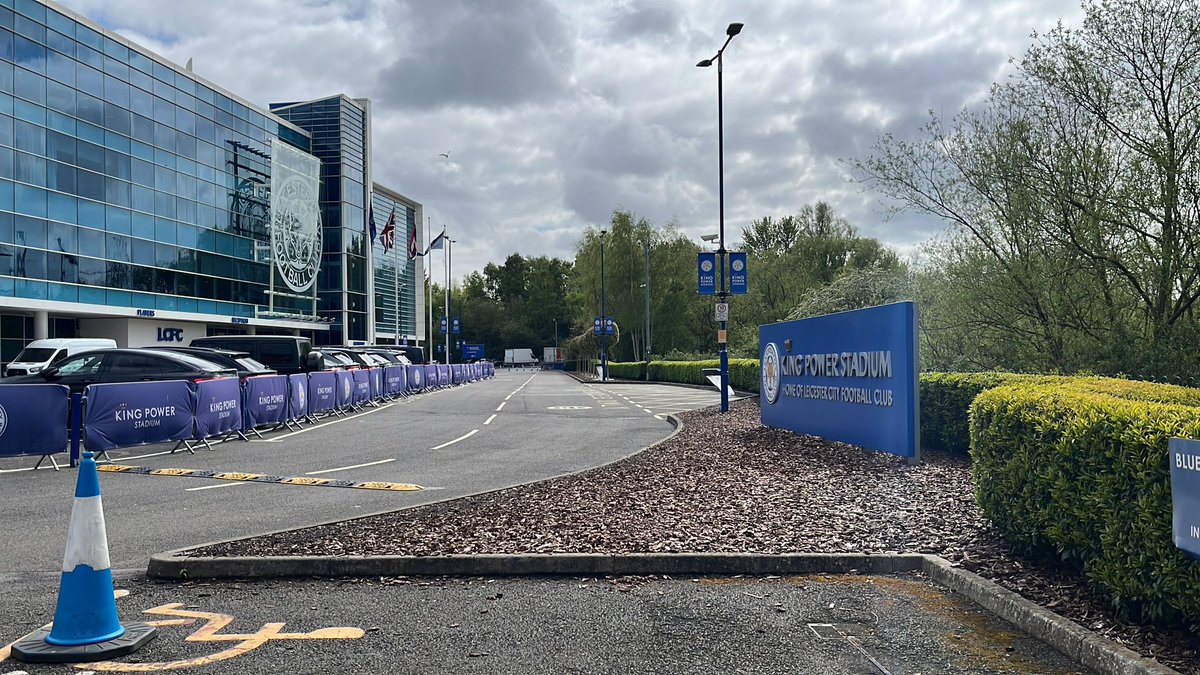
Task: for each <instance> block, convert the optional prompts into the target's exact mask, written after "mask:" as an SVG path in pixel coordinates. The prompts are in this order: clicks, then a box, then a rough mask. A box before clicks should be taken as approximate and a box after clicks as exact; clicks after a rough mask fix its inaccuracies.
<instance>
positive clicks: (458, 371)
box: [450, 363, 466, 384]
mask: <svg viewBox="0 0 1200 675" xmlns="http://www.w3.org/2000/svg"><path fill="white" fill-rule="evenodd" d="M450 377H451V378H452V379H453V382H454V384H462V383H463V382H466V376H464V375H463V367H462V364H459V363H456V364H454V365H452V366H450Z"/></svg>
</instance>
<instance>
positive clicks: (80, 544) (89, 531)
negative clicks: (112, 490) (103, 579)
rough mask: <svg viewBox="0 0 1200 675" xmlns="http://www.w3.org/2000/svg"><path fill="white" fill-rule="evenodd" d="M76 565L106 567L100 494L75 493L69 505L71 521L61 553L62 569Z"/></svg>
mask: <svg viewBox="0 0 1200 675" xmlns="http://www.w3.org/2000/svg"><path fill="white" fill-rule="evenodd" d="M77 565H87V566H88V567H90V568H92V569H93V570H106V569H108V568H109V566H110V565H111V563H110V562H109V560H108V533H107V532H106V531H105V529H104V507H103V505H102V504H101V503H100V495H96V496H95V497H76V498H75V503H74V504H73V505H72V506H71V524H70V525H69V526H68V527H67V552H66V555H64V556H63V567H62V571H64V572H70V571H72V570H74V569H75V567H76V566H77Z"/></svg>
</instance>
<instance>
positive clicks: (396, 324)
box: [392, 216, 408, 345]
mask: <svg viewBox="0 0 1200 675" xmlns="http://www.w3.org/2000/svg"><path fill="white" fill-rule="evenodd" d="M404 220H405V221H406V222H405V224H406V225H407V221H408V217H407V216H406V217H405V218H404ZM404 229H408V228H407V227H406V228H404ZM392 236H393V237H394V236H396V235H395V230H392ZM407 238H408V237H405V239H407ZM392 248H393V249H394V250H395V252H396V270H395V274H393V275H392V285H393V286H395V293H396V294H395V295H394V296H393V297H392V311H393V314H392V322H393V323H392V344H394V345H398V344H400V248H399V247H397V246H393V247H392Z"/></svg>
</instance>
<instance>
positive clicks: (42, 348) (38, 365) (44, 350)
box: [4, 338, 117, 377]
mask: <svg viewBox="0 0 1200 675" xmlns="http://www.w3.org/2000/svg"><path fill="white" fill-rule="evenodd" d="M116 346H117V341H116V340H108V339H105V338H50V339H47V340H34V341H33V342H30V343H29V344H27V345H25V349H22V350H21V353H20V354H17V358H15V359H13V360H12V362H11V363H9V364H8V367H7V368H5V369H4V375H5V376H6V377H7V376H8V375H32V374H34V373H39V372H41V370H42V368H45V367H46V366H48V365H50V364H51V363H53V362H55V361H57V360H58V359H60V358H63V357H66V356H70V355H72V354H78V353H79V352H86V351H88V350H89V349H108V348H115V347H116Z"/></svg>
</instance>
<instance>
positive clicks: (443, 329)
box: [441, 316, 446, 333]
mask: <svg viewBox="0 0 1200 675" xmlns="http://www.w3.org/2000/svg"><path fill="white" fill-rule="evenodd" d="M441 325H442V332H443V333H445V332H446V317H444V316H443V317H442V324H441Z"/></svg>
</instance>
